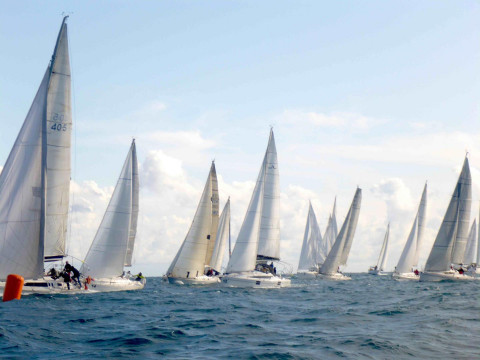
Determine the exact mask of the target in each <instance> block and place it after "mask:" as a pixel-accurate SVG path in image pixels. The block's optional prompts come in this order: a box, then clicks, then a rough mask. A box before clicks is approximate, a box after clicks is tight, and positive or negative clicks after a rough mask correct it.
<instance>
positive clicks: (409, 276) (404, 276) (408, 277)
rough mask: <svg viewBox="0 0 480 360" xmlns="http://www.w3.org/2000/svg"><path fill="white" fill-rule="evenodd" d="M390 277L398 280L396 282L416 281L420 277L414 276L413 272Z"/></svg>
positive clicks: (394, 274) (395, 274)
mask: <svg viewBox="0 0 480 360" xmlns="http://www.w3.org/2000/svg"><path fill="white" fill-rule="evenodd" d="M392 277H393V279H395V280H398V281H402V280H414V281H418V280H419V279H420V275H415V274H414V273H413V272H411V273H402V274H397V273H393V275H392Z"/></svg>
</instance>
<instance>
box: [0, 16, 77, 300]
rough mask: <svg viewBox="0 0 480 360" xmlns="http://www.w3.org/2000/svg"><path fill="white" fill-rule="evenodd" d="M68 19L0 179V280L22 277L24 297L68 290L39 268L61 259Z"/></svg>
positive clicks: (68, 126) (68, 125) (66, 185)
mask: <svg viewBox="0 0 480 360" xmlns="http://www.w3.org/2000/svg"><path fill="white" fill-rule="evenodd" d="M67 18H68V17H64V19H63V21H62V25H61V27H60V31H59V33H58V37H57V41H56V44H55V49H54V52H53V55H52V59H51V61H50V63H49V65H48V67H47V70H46V72H45V74H44V76H43V80H42V82H41V84H40V87H39V89H38V91H37V94H36V96H35V98H34V100H33V103H32V105H31V107H30V110H29V112H28V114H27V117H26V118H25V121H24V123H23V125H22V128H21V130H20V133H19V134H18V137H17V139H16V141H15V144H14V146H13V148H12V150H11V152H10V154H9V156H8V158H7V161H6V163H5V166H4V167H3V171H2V173H1V175H0V224H1V225H0V281H4V280H5V279H6V277H7V276H8V275H9V274H18V275H21V276H23V277H24V278H25V279H26V280H25V284H24V287H23V293H24V294H28V293H52V292H62V291H67V290H68V287H67V284H66V283H64V282H63V279H62V280H59V279H57V280H54V279H52V278H50V277H46V276H44V270H43V269H44V261H45V262H49V261H57V260H61V259H62V258H63V257H65V256H66V252H65V242H66V233H67V221H68V207H69V190H70V168H71V166H70V146H71V131H72V113H71V96H70V91H71V90H70V82H71V74H70V61H69V54H68V36H67V23H66V20H67ZM3 286H4V283H3V282H2V283H0V288H1V287H3ZM71 292H75V290H72V291H71Z"/></svg>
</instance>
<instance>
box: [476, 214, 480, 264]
mask: <svg viewBox="0 0 480 360" xmlns="http://www.w3.org/2000/svg"><path fill="white" fill-rule="evenodd" d="M478 219H479V222H480V211H479V214H478ZM477 233H478V237H477V261H476V263H477V266H478V265H479V264H480V229H479V231H477Z"/></svg>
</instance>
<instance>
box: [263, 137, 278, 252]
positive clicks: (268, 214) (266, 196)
mask: <svg viewBox="0 0 480 360" xmlns="http://www.w3.org/2000/svg"><path fill="white" fill-rule="evenodd" d="M263 161H264V164H265V165H264V166H265V179H264V189H263V192H264V193H263V203H262V218H261V223H260V235H259V242H258V251H257V259H258V260H264V259H266V260H279V259H280V176H279V172H278V160H277V149H276V147H275V138H274V136H273V129H271V130H270V138H269V140H268V146H267V151H266V152H265V158H264V160H263Z"/></svg>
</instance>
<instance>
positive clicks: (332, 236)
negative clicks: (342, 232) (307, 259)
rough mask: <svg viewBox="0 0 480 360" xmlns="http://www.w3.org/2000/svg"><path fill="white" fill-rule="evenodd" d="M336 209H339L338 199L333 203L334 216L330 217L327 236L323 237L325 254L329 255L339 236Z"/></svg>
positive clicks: (326, 231)
mask: <svg viewBox="0 0 480 360" xmlns="http://www.w3.org/2000/svg"><path fill="white" fill-rule="evenodd" d="M336 208H337V198H336V197H335V201H334V202H333V211H332V214H331V215H330V216H329V217H328V223H327V228H326V229H325V234H324V235H323V243H324V246H325V254H326V255H328V253H329V252H330V249H331V248H332V246H333V244H334V243H335V240H336V239H337V236H338V227H337V217H336V214H335V213H336Z"/></svg>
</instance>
